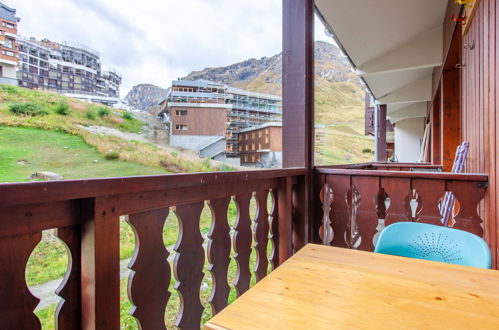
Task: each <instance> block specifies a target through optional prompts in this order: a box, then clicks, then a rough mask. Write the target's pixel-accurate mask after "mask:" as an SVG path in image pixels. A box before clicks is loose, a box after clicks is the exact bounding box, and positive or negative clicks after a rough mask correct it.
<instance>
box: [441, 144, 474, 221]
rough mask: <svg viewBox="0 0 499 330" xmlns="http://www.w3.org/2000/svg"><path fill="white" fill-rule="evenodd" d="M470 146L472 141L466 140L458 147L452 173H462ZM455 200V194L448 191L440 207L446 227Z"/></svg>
mask: <svg viewBox="0 0 499 330" xmlns="http://www.w3.org/2000/svg"><path fill="white" fill-rule="evenodd" d="M469 146H470V143H469V142H468V141H464V142H463V143H461V144H460V145H459V146H458V147H457V149H456V156H455V157H454V164H452V173H462V172H463V171H464V164H465V162H466V156H467V155H468V148H469ZM455 202H456V198H455V197H454V194H453V193H451V192H446V193H445V197H444V200H443V202H442V205H441V207H440V213H441V214H442V223H443V225H444V226H445V227H447V226H448V225H449V222H450V218H451V215H452V210H453V209H454V204H455Z"/></svg>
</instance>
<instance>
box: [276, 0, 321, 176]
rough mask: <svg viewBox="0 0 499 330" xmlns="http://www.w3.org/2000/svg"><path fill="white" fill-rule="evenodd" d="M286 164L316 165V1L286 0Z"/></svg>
mask: <svg viewBox="0 0 499 330" xmlns="http://www.w3.org/2000/svg"><path fill="white" fill-rule="evenodd" d="M282 48H283V58H282V108H283V111H282V123H283V125H282V134H283V165H284V167H296V166H298V167H303V166H304V167H306V168H307V169H311V168H312V167H313V158H314V1H313V0H283V43H282Z"/></svg>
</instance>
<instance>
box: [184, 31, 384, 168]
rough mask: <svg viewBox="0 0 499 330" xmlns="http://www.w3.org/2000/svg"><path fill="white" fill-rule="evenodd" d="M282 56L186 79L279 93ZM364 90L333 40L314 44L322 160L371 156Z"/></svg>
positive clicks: (196, 73) (208, 70)
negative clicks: (367, 133) (366, 124)
mask: <svg viewBox="0 0 499 330" xmlns="http://www.w3.org/2000/svg"><path fill="white" fill-rule="evenodd" d="M281 71H282V54H277V55H274V56H272V57H262V58H261V59H250V60H247V61H243V62H240V63H235V64H232V65H228V66H225V67H220V68H206V69H204V70H201V71H194V72H192V73H190V74H189V75H187V76H186V77H184V78H183V79H188V80H195V79H207V80H212V81H216V82H221V83H225V84H228V85H231V86H235V87H239V88H243V89H246V90H250V91H254V92H261V93H270V94H275V95H281V93H282V86H281V85H282V79H281ZM363 100H364V90H363V88H362V86H361V85H360V83H359V80H358V78H357V76H356V75H355V73H354V72H353V71H352V70H351V67H350V64H349V63H348V61H347V59H346V58H345V57H344V56H343V55H342V54H341V52H340V50H339V49H338V48H337V47H336V46H334V45H333V44H330V43H327V42H323V41H316V42H315V122H316V124H322V125H324V128H323V129H320V131H321V135H322V137H321V138H320V139H318V140H317V141H316V145H317V147H318V149H319V150H320V152H319V155H318V156H317V163H318V164H339V163H350V162H366V161H371V160H372V154H371V150H373V149H374V147H373V145H374V143H373V139H372V138H371V137H366V136H364V135H363V130H364V104H363Z"/></svg>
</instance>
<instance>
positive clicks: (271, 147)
mask: <svg viewBox="0 0 499 330" xmlns="http://www.w3.org/2000/svg"><path fill="white" fill-rule="evenodd" d="M238 135H239V154H240V158H241V164H242V165H257V166H260V167H266V168H271V167H281V166H282V123H281V122H277V123H265V124H263V125H260V126H256V127H250V128H245V129H242V130H241V131H239V134H238Z"/></svg>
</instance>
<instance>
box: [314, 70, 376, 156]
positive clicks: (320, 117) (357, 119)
mask: <svg viewBox="0 0 499 330" xmlns="http://www.w3.org/2000/svg"><path fill="white" fill-rule="evenodd" d="M363 97H364V96H363V91H362V90H360V88H359V87H358V86H357V85H355V84H353V83H349V82H337V83H329V82H327V81H324V80H319V81H318V82H317V83H316V87H315V121H316V123H317V124H322V125H325V126H326V128H324V129H322V130H321V131H322V133H324V135H325V136H323V137H321V138H320V140H316V145H317V147H318V149H319V150H320V153H319V155H318V156H317V158H316V163H317V165H335V164H347V163H363V162H369V161H372V160H373V155H372V154H370V153H363V152H362V150H365V149H371V150H372V149H374V138H373V137H369V136H365V135H364V116H365V111H364V103H363V102H364V99H363Z"/></svg>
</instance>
